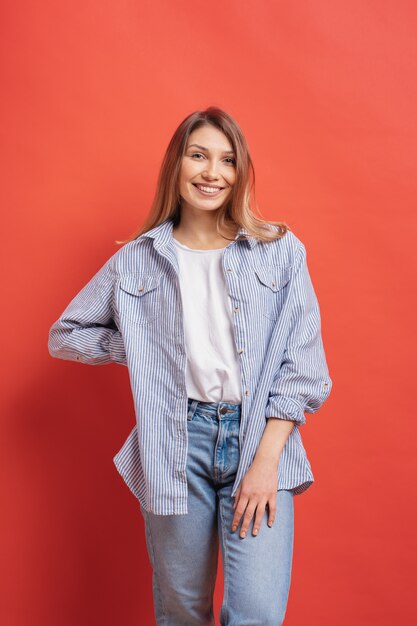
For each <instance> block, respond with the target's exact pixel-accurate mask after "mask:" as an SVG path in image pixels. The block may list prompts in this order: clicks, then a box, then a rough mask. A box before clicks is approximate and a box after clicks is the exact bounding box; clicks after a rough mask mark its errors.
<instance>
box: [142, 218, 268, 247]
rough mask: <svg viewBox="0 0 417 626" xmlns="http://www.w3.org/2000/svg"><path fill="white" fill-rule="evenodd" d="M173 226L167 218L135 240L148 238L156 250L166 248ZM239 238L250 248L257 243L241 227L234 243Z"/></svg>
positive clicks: (171, 221)
mask: <svg viewBox="0 0 417 626" xmlns="http://www.w3.org/2000/svg"><path fill="white" fill-rule="evenodd" d="M173 226H174V222H173V219H172V218H168V219H166V220H165V221H163V222H161V223H160V224H158V225H157V226H154V227H153V228H151V229H150V230H148V231H146V233H143V235H140V236H139V237H137V240H140V239H142V238H143V237H150V238H152V239H154V240H155V247H156V248H157V249H158V248H160V247H163V246H166V245H167V244H168V242H169V240H170V239H171V238H172V229H173ZM239 237H244V238H245V239H246V241H247V242H248V244H249V246H250V247H251V248H253V247H254V246H255V245H256V243H257V239H256V237H254V236H253V235H249V233H248V231H247V230H246V228H244V227H243V226H241V227H240V228H239V230H238V232H237V234H236V237H235V241H237V240H238V239H239Z"/></svg>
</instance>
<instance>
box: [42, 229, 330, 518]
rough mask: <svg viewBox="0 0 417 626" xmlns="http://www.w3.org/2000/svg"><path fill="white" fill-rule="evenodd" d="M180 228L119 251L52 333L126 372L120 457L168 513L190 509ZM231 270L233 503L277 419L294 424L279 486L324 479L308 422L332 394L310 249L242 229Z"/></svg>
mask: <svg viewBox="0 0 417 626" xmlns="http://www.w3.org/2000/svg"><path fill="white" fill-rule="evenodd" d="M269 226H270V227H271V228H276V227H275V226H274V225H272V224H271V225H269ZM172 228H173V221H172V220H171V218H168V219H166V220H165V221H164V222H162V223H161V224H159V225H158V226H156V227H154V228H152V229H151V230H148V231H147V232H146V233H144V234H142V235H141V236H139V237H138V238H137V239H135V240H133V241H129V242H128V243H126V244H124V245H123V246H121V247H120V248H119V249H118V250H117V251H116V252H115V253H114V254H113V255H112V256H111V257H110V258H109V259H108V260H107V261H106V263H105V264H104V265H103V266H102V267H101V268H100V269H99V270H98V272H97V273H96V274H95V275H94V276H93V277H92V278H91V280H90V281H89V282H88V283H87V284H86V285H85V286H84V287H83V288H82V289H81V291H79V293H78V294H77V295H76V296H75V297H74V298H73V300H72V301H71V302H70V303H69V304H68V306H67V308H66V309H65V310H64V312H63V313H62V315H61V316H60V317H59V318H58V319H57V320H56V321H55V322H54V323H53V325H52V327H51V328H50V330H49V337H48V350H49V354H50V355H51V356H53V357H57V358H59V359H67V360H70V361H79V362H80V363H86V364H90V365H104V364H106V363H119V364H122V365H126V366H127V368H128V372H129V378H130V385H131V390H132V395H133V400H134V408H135V415H136V419H135V425H134V427H133V428H132V430H131V432H130V433H129V434H128V436H127V439H126V440H125V442H124V444H123V446H122V447H121V448H120V450H119V451H118V452H117V454H116V455H115V456H114V458H113V461H114V464H115V466H116V468H117V471H118V472H119V474H120V475H121V476H122V478H123V479H124V481H125V483H126V484H127V486H128V487H129V489H130V490H131V491H132V493H133V494H134V495H135V496H136V498H137V499H138V500H139V502H140V504H141V505H142V507H143V508H144V509H145V510H147V511H150V512H152V513H155V514H159V515H172V514H177V515H180V514H187V513H188V508H187V495H188V491H187V477H186V461H187V446H188V433H187V402H188V398H187V389H186V384H185V367H186V353H185V348H184V343H185V342H184V327H183V311H182V302H181V295H180V287H179V278H178V272H179V268H178V261H177V256H176V252H175V247H174V241H173V237H172ZM222 267H223V272H224V276H225V280H226V286H227V290H228V294H229V297H230V298H231V301H232V304H233V331H234V340H235V342H236V348H237V352H238V353H239V359H240V372H241V385H242V402H241V426H240V433H239V447H240V460H239V466H238V470H237V474H236V478H235V482H234V485H233V490H232V496H234V495H235V494H236V492H237V489H238V487H239V484H240V481H241V479H242V478H243V476H244V474H245V473H246V471H247V470H248V468H249V466H250V465H251V463H252V461H253V459H254V456H255V453H256V450H257V448H258V445H259V442H260V440H261V438H262V434H263V431H264V428H265V426H266V420H267V419H269V418H271V417H273V418H278V419H285V420H293V421H294V422H295V426H294V428H293V430H292V431H291V434H290V436H289V437H288V439H287V441H286V444H285V446H284V448H283V450H282V453H281V456H280V460H279V466H278V489H293V491H294V494H300V493H302V492H303V491H305V490H306V489H307V488H308V487H309V486H310V485H311V484H312V483H313V482H314V477H313V473H312V470H311V466H310V463H309V461H308V458H307V455H306V452H305V449H304V446H303V443H302V439H301V434H300V430H299V427H300V426H302V425H303V424H305V422H306V418H305V415H304V414H305V413H314V412H315V411H317V409H319V408H320V406H321V405H322V404H323V403H324V402H325V400H326V399H327V398H328V396H329V394H330V390H331V387H332V380H331V378H330V376H329V371H328V367H327V363H326V358H325V353H324V348H323V342H322V336H321V319H320V309H319V304H318V301H317V297H316V294H315V291H314V288H313V285H312V282H311V278H310V274H309V270H308V267H307V261H306V248H305V246H304V244H303V243H302V242H301V241H300V240H299V239H298V238H297V237H296V235H294V233H293V232H292V231H287V233H286V234H285V235H284V236H283V237H282V238H281V239H277V240H275V241H272V242H262V241H259V240H258V239H256V238H255V237H253V236H249V234H248V232H247V231H246V230H245V229H244V228H240V229H239V231H238V233H237V235H236V238H235V240H234V241H232V242H231V243H229V244H228V245H227V246H226V247H225V248H224V250H223V252H222ZM224 400H225V401H227V400H228V399H227V398H224Z"/></svg>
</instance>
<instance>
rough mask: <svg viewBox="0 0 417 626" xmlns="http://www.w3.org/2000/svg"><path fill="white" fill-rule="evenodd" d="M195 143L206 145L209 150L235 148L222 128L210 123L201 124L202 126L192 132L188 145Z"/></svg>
mask: <svg viewBox="0 0 417 626" xmlns="http://www.w3.org/2000/svg"><path fill="white" fill-rule="evenodd" d="M194 143H196V144H198V145H200V146H204V147H205V148H207V149H208V150H219V151H227V150H233V146H232V144H231V142H230V140H229V138H228V137H227V136H226V135H225V134H224V133H223V132H222V131H221V130H219V129H218V128H215V127H214V126H212V125H208V124H206V125H204V126H200V128H196V129H195V130H193V132H192V133H191V134H190V136H189V137H188V141H187V147H188V146H190V145H191V144H194Z"/></svg>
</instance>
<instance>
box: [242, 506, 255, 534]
mask: <svg viewBox="0 0 417 626" xmlns="http://www.w3.org/2000/svg"><path fill="white" fill-rule="evenodd" d="M256 504H257V503H256V502H255V503H253V504H252V503H250V504H248V506H247V507H246V511H245V515H244V517H243V522H242V527H241V529H240V536H241V537H242V538H243V537H246V533H247V532H248V528H249V524H250V521H251V519H252V517H253V514H254V513H255V509H256Z"/></svg>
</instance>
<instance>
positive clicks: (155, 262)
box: [48, 107, 332, 626]
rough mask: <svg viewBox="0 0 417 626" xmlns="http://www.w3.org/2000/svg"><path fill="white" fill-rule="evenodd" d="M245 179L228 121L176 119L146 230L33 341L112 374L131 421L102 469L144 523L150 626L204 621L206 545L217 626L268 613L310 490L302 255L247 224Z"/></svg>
mask: <svg viewBox="0 0 417 626" xmlns="http://www.w3.org/2000/svg"><path fill="white" fill-rule="evenodd" d="M251 174H252V179H251V176H250V175H251ZM253 184H254V171H253V165H252V161H251V158H250V155H249V151H248V147H247V143H246V141H245V138H244V135H243V133H242V131H241V129H240V128H239V126H238V124H237V123H236V121H235V120H233V118H232V117H231V116H230V115H228V114H227V113H226V112H224V111H222V110H221V109H218V108H216V107H209V108H208V109H207V110H205V111H202V112H201V111H197V112H194V113H192V114H191V115H189V116H188V117H187V118H186V119H185V120H184V121H183V122H182V123H181V124H180V126H179V127H178V128H177V130H176V131H175V133H174V135H173V137H172V139H171V141H170V143H169V146H168V149H167V152H166V154H165V157H164V160H163V163H162V167H161V171H160V175H159V179H158V184H157V190H156V195H155V199H154V202H153V206H152V207H151V211H150V215H149V217H148V220H147V222H146V224H145V226H144V227H142V229H141V230H140V231H139V232H137V233H135V234H134V235H133V236H132V237H131V238H130V239H129V240H127V241H124V242H117V243H121V244H124V245H122V247H121V248H119V249H118V250H117V252H115V253H114V254H113V255H112V257H111V258H110V259H109V260H108V261H107V262H106V263H105V264H104V265H103V267H102V268H101V269H100V270H99V271H98V272H97V273H96V274H95V276H93V278H92V279H91V280H90V281H89V282H88V284H87V285H85V287H84V288H83V289H82V290H81V291H80V292H79V293H78V294H77V295H76V297H75V298H74V299H73V300H72V301H71V302H70V304H69V305H68V306H67V308H66V309H65V311H64V312H63V314H62V315H61V316H60V318H59V319H58V320H57V321H56V322H55V323H54V324H53V325H52V327H51V329H50V333H49V340H48V348H49V352H50V354H51V355H52V356H54V357H57V358H62V359H69V360H76V361H80V362H81V363H86V364H91V365H100V364H106V363H120V364H123V365H126V366H127V367H128V371H129V377H130V383H131V388H132V394H133V399H134V406H135V414H136V423H135V426H134V428H133V429H132V431H131V432H130V434H129V436H128V437H127V439H126V441H125V443H124V445H123V447H122V448H121V449H120V450H119V452H118V453H117V454H116V456H115V457H114V463H115V465H116V467H117V470H118V471H119V473H120V474H121V476H122V477H123V479H124V480H125V482H126V484H127V485H128V486H129V488H130V489H131V491H132V492H133V494H134V495H135V496H136V497H137V499H138V501H139V505H140V510H141V512H142V515H143V518H144V524H145V531H146V544H147V549H148V555H149V558H150V561H151V564H152V567H153V596H154V598H153V599H154V608H155V616H156V622H157V624H158V625H162V624H164V625H167V626H168V625H169V626H180V625H181V626H185V625H187V626H189V625H191V624H195V625H197V624H198V625H199V626H201V625H203V624H204V625H212V624H214V617H213V591H214V586H215V579H216V572H217V559H218V547H219V543H220V548H221V553H222V561H223V568H224V599H223V605H222V608H221V613H220V622H221V624H223V625H228V626H242V624H247V625H251V626H254V625H255V624H259V625H262V626H269V625H271V626H278V625H279V624H282V623H283V620H284V616H285V611H286V606H287V600H288V594H289V587H290V577H291V565H292V551H293V527H294V525H293V515H294V509H293V506H294V505H293V498H294V495H296V494H300V493H302V492H304V491H305V490H306V489H307V488H308V487H309V486H310V485H311V484H312V483H313V481H314V478H313V474H312V471H311V467H310V464H309V461H308V459H307V456H306V453H305V450H304V447H303V444H302V440H301V435H300V432H299V427H300V426H302V425H303V424H304V423H305V421H306V419H305V415H304V413H314V412H315V411H317V409H319V408H320V406H321V405H322V404H323V402H325V400H326V399H327V397H328V396H329V394H330V390H331V387H332V381H331V379H330V377H329V372H328V368H327V364H326V359H325V354H324V349H323V343H322V338H321V328H320V326H321V324H320V311H319V305H318V302H317V298H316V295H315V292H314V289H313V286H312V282H311V279H310V276H309V271H308V268H307V263H306V249H305V246H304V245H303V243H302V242H301V241H300V240H299V239H298V238H297V237H296V236H295V235H294V234H293V233H292V232H291V230H290V229H289V227H288V226H287V225H286V224H285V223H282V222H266V221H264V220H262V219H260V218H258V217H256V216H255V215H254V213H253V212H252V210H251V204H250V191H251V188H252V186H253ZM239 527H240V528H239ZM249 531H251V532H249Z"/></svg>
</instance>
